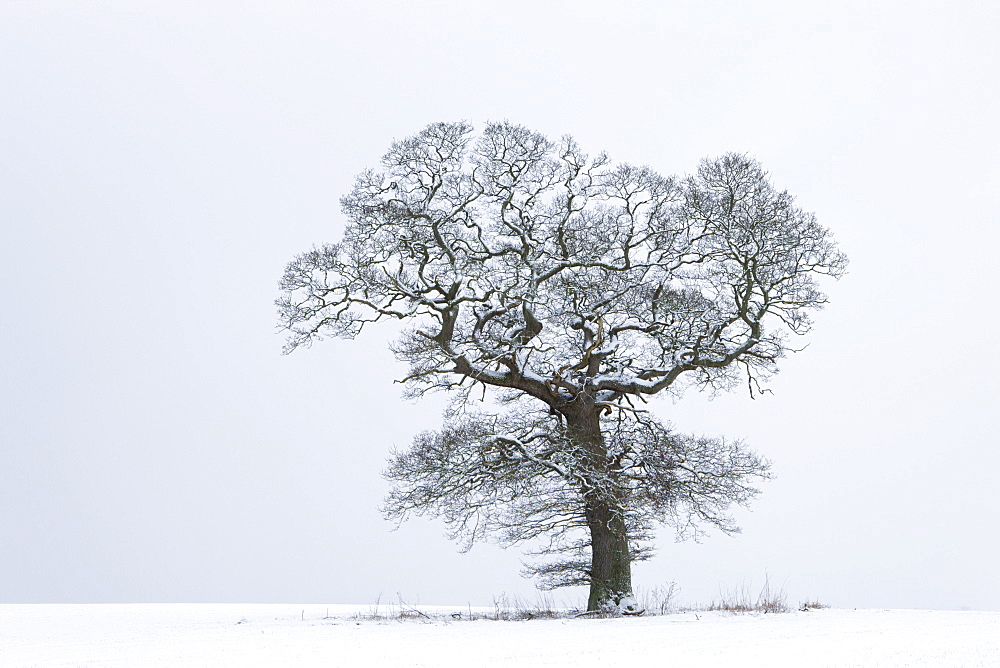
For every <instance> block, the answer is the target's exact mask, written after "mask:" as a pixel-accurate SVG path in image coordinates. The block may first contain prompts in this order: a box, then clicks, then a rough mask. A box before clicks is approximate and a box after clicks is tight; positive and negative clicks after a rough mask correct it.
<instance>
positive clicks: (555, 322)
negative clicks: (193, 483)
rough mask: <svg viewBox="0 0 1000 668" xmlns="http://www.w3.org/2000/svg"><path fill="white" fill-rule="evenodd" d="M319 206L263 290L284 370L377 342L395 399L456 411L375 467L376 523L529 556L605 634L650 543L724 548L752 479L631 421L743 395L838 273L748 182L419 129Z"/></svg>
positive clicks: (825, 238) (743, 460)
mask: <svg viewBox="0 0 1000 668" xmlns="http://www.w3.org/2000/svg"><path fill="white" fill-rule="evenodd" d="M341 204H342V209H343V212H344V215H345V216H346V218H347V225H346V229H345V231H344V237H343V239H342V240H341V241H340V242H339V243H336V244H328V245H324V246H322V247H319V248H315V249H313V250H311V251H309V252H307V253H303V254H302V255H300V256H298V257H296V258H295V259H294V260H293V261H292V262H291V263H289V265H288V267H287V269H286V271H285V274H284V276H283V278H282V280H281V289H282V296H281V297H280V299H279V300H278V307H279V311H280V319H281V324H282V326H283V327H284V328H285V329H286V330H288V332H289V338H288V343H287V346H286V352H290V351H291V350H294V349H295V348H298V347H300V346H303V345H309V344H310V343H311V342H312V341H313V340H315V339H317V338H319V337H322V336H324V335H329V336H336V337H343V338H353V337H354V336H356V335H357V334H359V333H360V332H361V331H362V330H363V329H364V328H365V327H366V326H368V325H369V324H371V323H375V322H379V321H383V320H396V319H398V320H401V321H404V322H405V323H406V324H407V328H406V329H405V330H404V333H403V334H402V336H401V338H400V339H399V340H398V341H397V342H396V344H395V345H394V347H393V352H394V353H395V354H396V356H397V357H398V358H399V359H401V360H404V361H406V362H407V363H409V371H408V373H407V375H406V377H405V379H403V380H404V382H405V383H406V384H407V387H408V388H409V391H410V392H411V393H412V394H413V395H414V396H419V395H421V394H423V393H424V392H427V391H429V390H448V391H452V392H455V393H456V397H457V398H456V400H455V401H453V402H452V407H451V409H450V410H449V412H448V413H447V414H446V423H445V425H444V427H443V428H442V429H441V430H440V431H438V432H429V433H424V434H421V435H419V436H418V437H417V438H416V439H415V442H414V444H413V446H412V447H411V448H410V449H408V450H405V451H402V452H397V453H395V454H394V456H393V458H392V460H391V461H390V465H389V468H388V470H387V472H386V475H387V477H388V478H389V479H390V480H392V481H393V482H394V483H395V485H394V487H393V490H392V492H391V493H390V495H389V497H388V498H387V500H386V503H385V512H386V514H387V515H388V516H389V517H392V518H396V519H403V518H405V517H407V516H408V515H409V514H412V513H416V514H421V513H430V514H434V515H438V516H441V517H443V518H444V520H445V521H446V522H447V523H448V525H449V527H450V528H451V530H452V532H453V536H454V537H456V538H460V539H463V540H464V541H465V544H466V545H471V544H472V543H473V542H475V541H476V540H479V539H480V538H482V537H484V536H486V535H493V536H496V537H497V538H498V539H499V540H500V541H501V542H505V543H518V542H521V541H526V540H531V539H536V538H544V539H546V540H547V542H545V543H543V545H545V546H546V547H543V548H542V549H541V550H540V551H539V553H540V554H541V555H542V556H551V557H555V560H554V561H551V562H547V563H542V564H540V565H537V566H533V567H529V569H528V570H529V572H531V573H534V574H536V575H538V576H540V577H541V580H542V585H543V586H548V587H553V586H560V585H575V584H586V585H589V586H590V597H589V600H588V609H590V610H598V609H606V608H615V609H618V610H622V611H626V612H627V611H629V610H630V609H631V608H632V606H633V605H634V597H633V596H632V581H631V579H632V576H631V563H632V561H633V560H636V559H641V558H644V557H645V556H647V555H648V554H649V546H648V539H649V538H650V532H651V530H652V528H653V527H654V526H656V525H657V524H666V525H670V526H674V527H676V528H677V529H678V530H680V531H681V532H685V531H690V530H694V531H697V530H698V529H697V525H698V524H699V523H707V524H708V525H714V526H716V527H719V528H720V529H722V530H723V531H726V532H731V531H735V530H737V527H735V526H734V525H733V524H732V521H731V519H730V518H729V517H728V516H727V515H726V514H725V511H726V509H727V507H729V506H730V505H731V504H733V503H736V504H745V503H747V502H748V501H749V500H750V499H751V498H752V497H753V496H754V495H755V494H756V493H757V490H756V489H755V488H754V487H753V483H754V481H756V480H759V479H761V478H764V477H767V475H768V466H769V465H768V462H767V461H766V460H764V459H763V458H761V457H759V456H758V455H756V454H754V453H752V452H750V451H748V450H746V449H745V448H744V447H743V446H742V445H741V444H740V443H739V442H732V441H726V440H724V439H713V438H705V437H693V436H685V435H680V434H676V433H674V432H673V431H671V430H670V429H669V428H668V427H667V426H665V425H663V424H661V423H660V422H659V421H657V420H656V419H655V418H654V417H653V416H652V415H651V414H650V413H649V412H648V411H646V410H643V409H642V404H643V403H644V402H645V400H646V399H647V398H649V397H652V396H654V395H658V394H665V393H678V392H680V391H682V390H683V389H684V388H685V387H688V386H691V385H698V386H700V387H702V388H708V389H711V390H719V389H728V388H731V387H732V386H733V385H734V384H735V383H744V382H745V383H747V384H748V385H749V388H750V392H751V394H753V393H755V392H757V391H759V389H760V383H761V382H762V381H763V380H765V379H766V378H767V376H768V375H769V374H771V373H772V372H773V371H774V370H775V368H776V366H775V365H776V363H777V361H778V360H779V359H780V358H781V357H782V356H783V355H784V354H785V353H786V352H789V351H790V350H792V348H791V346H790V345H789V343H788V335H789V334H793V335H801V334H804V333H806V332H808V331H809V329H810V327H811V321H810V318H809V311H810V310H811V309H817V308H821V307H822V305H823V304H824V303H825V302H826V296H825V295H824V294H823V293H822V292H821V291H820V290H819V288H818V286H817V278H818V277H820V276H832V277H838V276H840V275H841V274H842V273H843V271H844V268H845V265H846V258H845V257H844V255H843V254H842V253H840V252H839V251H838V250H837V248H836V245H835V244H834V242H833V240H832V238H831V237H830V235H829V233H828V231H827V230H826V229H825V228H823V227H821V226H820V225H818V224H817V222H816V220H815V217H814V216H813V215H812V214H810V213H807V212H804V211H803V210H802V209H800V208H798V207H796V206H795V204H794V201H793V198H792V197H791V196H790V195H789V194H788V193H786V192H783V191H779V190H777V189H775V188H774V187H773V186H772V185H771V184H770V183H769V181H768V178H767V174H766V173H765V172H764V171H763V169H762V168H761V166H760V165H759V164H758V163H757V162H756V161H754V160H752V159H750V158H748V157H746V156H743V155H737V154H728V155H725V156H723V157H721V158H719V159H715V160H705V161H703V162H702V163H701V164H700V166H699V167H698V170H697V172H696V173H695V174H694V175H693V176H689V177H686V178H674V177H667V176H661V175H660V174H657V173H656V172H654V171H653V170H652V169H650V168H648V167H636V166H632V165H628V164H620V163H614V162H612V161H610V160H609V159H608V157H607V156H605V155H604V154H600V155H597V156H594V157H589V156H587V155H586V154H584V153H583V152H582V151H581V149H580V147H579V146H578V145H577V144H576V142H575V141H574V140H573V139H571V138H569V137H564V138H563V139H561V140H560V141H556V142H554V141H550V140H548V139H546V138H545V137H543V136H542V135H540V134H538V133H535V132H532V131H530V130H528V129H526V128H523V127H520V126H517V125H512V124H510V123H506V122H504V123H489V124H487V125H486V127H485V129H484V130H483V131H482V133H481V134H479V135H478V136H476V135H475V133H474V131H473V128H472V126H470V125H469V124H466V123H464V122H461V123H435V124H432V125H430V126H428V127H427V128H425V129H424V130H423V131H421V132H419V133H418V134H416V135H414V136H413V137H410V138H408V139H404V140H401V141H396V142H394V143H393V144H392V146H391V148H390V149H389V152H388V153H387V154H386V155H385V156H384V157H383V159H382V169H380V170H369V171H366V172H364V173H362V174H361V175H360V176H359V177H358V178H357V181H356V183H355V186H354V188H353V190H352V191H351V192H350V193H349V194H348V195H347V196H345V197H344V198H343V199H342V200H341ZM487 393H489V396H490V397H491V402H490V403H486V402H484V401H483V399H484V398H485V396H486V395H487ZM474 404H479V405H481V406H482V407H483V408H482V409H479V410H476V409H474V408H473V405H474Z"/></svg>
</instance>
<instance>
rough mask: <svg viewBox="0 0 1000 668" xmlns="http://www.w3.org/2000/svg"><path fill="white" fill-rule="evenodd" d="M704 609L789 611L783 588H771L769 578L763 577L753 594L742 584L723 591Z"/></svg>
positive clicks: (734, 611)
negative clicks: (757, 589) (756, 591)
mask: <svg viewBox="0 0 1000 668" xmlns="http://www.w3.org/2000/svg"><path fill="white" fill-rule="evenodd" d="M706 610H719V611H723V612H731V613H734V614H745V613H763V614H767V613H772V614H774V613H779V612H790V611H791V608H790V607H789V606H788V600H787V596H786V594H785V590H784V588H781V589H773V588H772V587H771V578H770V577H768V576H765V577H764V586H763V587H761V590H760V592H758V593H757V595H756V596H754V595H753V594H752V593H751V592H750V589H749V587H747V586H746V585H743V586H742V587H740V588H739V589H732V590H729V591H727V592H723V593H721V594H720V595H719V598H718V599H716V600H714V601H712V602H711V603H709V605H708V607H707V608H706Z"/></svg>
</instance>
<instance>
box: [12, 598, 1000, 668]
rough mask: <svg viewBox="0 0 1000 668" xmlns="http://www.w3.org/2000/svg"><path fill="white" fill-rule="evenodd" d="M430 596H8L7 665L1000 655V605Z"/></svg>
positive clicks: (933, 662)
mask: <svg viewBox="0 0 1000 668" xmlns="http://www.w3.org/2000/svg"><path fill="white" fill-rule="evenodd" d="M420 610H421V611H422V613H425V614H426V615H428V616H427V617H424V616H422V615H421V614H416V613H410V614H409V615H408V618H406V619H399V618H398V617H399V615H398V613H399V609H398V608H396V609H395V610H394V611H393V610H391V609H386V608H384V607H383V609H382V610H381V611H380V612H382V613H383V614H390V613H391V614H394V615H395V617H396V618H393V619H371V618H369V617H370V616H371V613H372V612H373V609H372V607H371V606H321V605H315V604H313V605H242V604H226V605H204V604H203V605H117V604H116V605H0V666H3V667H4V668H12V667H18V668H20V667H22V666H24V667H27V666H378V667H380V668H382V667H386V668H388V667H394V666H438V667H440V666H462V667H463V668H469V667H472V666H575V667H577V668H580V667H581V666H625V665H635V664H636V663H639V662H641V664H642V665H650V666H652V665H669V664H675V665H676V664H683V665H689V666H738V667H740V668H743V667H745V666H1000V612H950V611H919V610H835V609H822V610H812V611H809V612H792V613H787V614H778V615H732V614H727V613H706V612H697V613H696V612H684V613H677V614H671V615H666V616H649V617H647V616H644V617H637V618H627V619H586V618H579V619H536V620H531V621H492V620H478V621H467V620H466V619H464V618H463V619H453V618H452V613H455V614H461V615H462V616H463V617H467V616H468V613H469V610H468V609H467V608H461V607H458V608H441V607H431V606H426V607H421V608H420ZM487 612H488V611H487ZM357 613H360V614H361V615H363V616H365V618H355V617H354V615H355V614H357Z"/></svg>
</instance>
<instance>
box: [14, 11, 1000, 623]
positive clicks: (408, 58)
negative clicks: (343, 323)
mask: <svg viewBox="0 0 1000 668" xmlns="http://www.w3.org/2000/svg"><path fill="white" fill-rule="evenodd" d="M345 4H348V3H343V2H332V3H331V2H293V1H288V0H283V1H282V2H276V1H275V2H177V1H176V0H172V1H171V2H165V1H164V2H125V1H120V2H98V1H94V2H70V1H67V2H50V1H47V0H23V1H22V0H0V295H2V299H3V302H2V306H3V308H2V311H0V602H98V601H101V602H104V601H108V602H147V601H151V602H152V601H162V602H172V601H189V602H201V601H231V602H244V601H257V602H330V603H340V602H343V603H348V602H360V603H365V602H374V601H375V600H376V599H378V597H379V596H381V598H382V600H383V601H385V600H387V599H393V600H395V599H396V597H397V595H399V596H402V597H403V598H404V599H406V600H407V601H409V602H422V603H428V604H431V603H445V604H464V603H466V602H470V603H472V604H474V605H475V604H489V603H490V602H491V601H492V600H493V597H494V596H497V595H500V594H503V593H507V594H509V595H519V596H521V597H523V598H526V599H528V600H530V601H533V600H534V599H535V593H534V589H533V585H532V583H531V582H530V581H528V580H524V579H522V578H521V577H520V576H519V571H520V568H521V566H520V563H521V558H522V557H521V555H520V554H519V553H518V552H516V551H513V550H508V551H502V550H499V549H497V548H494V547H491V546H485V547H477V548H475V549H474V550H473V551H472V552H470V553H469V554H464V555H463V554H459V553H458V552H457V550H456V546H455V545H454V544H453V543H451V542H449V541H448V540H447V539H445V538H444V537H443V530H444V528H443V525H441V524H440V523H439V522H436V521H432V520H420V519H417V520H412V521H410V522H409V523H408V524H406V525H404V526H403V527H402V528H401V529H400V530H399V531H396V532H392V525H391V524H389V523H388V522H386V521H385V520H383V519H382V518H381V515H380V514H379V512H378V510H377V508H378V505H379V503H380V501H381V499H382V497H383V496H384V494H385V492H386V489H387V485H386V483H385V482H384V481H383V480H382V478H381V477H380V472H381V470H382V469H383V468H384V465H385V458H386V456H387V454H388V451H389V449H390V448H391V447H392V446H394V445H396V446H405V445H406V444H408V443H409V441H410V439H411V437H412V436H413V435H414V434H415V433H417V432H419V431H421V430H423V429H429V428H434V427H435V426H437V425H438V424H439V423H440V419H441V418H440V413H441V409H442V407H443V406H444V400H443V399H440V398H439V399H432V400H426V401H423V402H421V403H419V404H415V403H411V402H408V401H404V400H403V399H402V398H401V390H400V386H398V385H394V384H393V382H392V380H393V379H394V378H396V377H399V376H400V374H401V372H402V371H403V369H402V367H401V366H400V364H399V363H397V362H396V361H395V360H394V359H393V358H392V356H391V354H390V353H389V351H388V349H387V347H386V343H387V337H388V336H389V332H388V330H372V331H371V332H369V335H368V336H365V337H363V338H360V339H358V340H355V341H337V340H328V341H325V342H324V343H323V344H322V345H317V346H315V347H313V348H312V349H309V350H303V351H299V352H296V353H295V354H293V355H291V356H287V357H283V356H281V354H280V349H281V344H282V336H281V335H280V334H279V333H278V332H277V329H276V315H275V310H274V306H273V300H274V299H275V298H276V297H277V280H278V278H279V277H280V275H281V272H282V270H283V268H284V265H285V264H286V262H288V261H289V260H290V259H291V258H292V257H293V256H294V255H295V254H296V253H299V252H302V251H305V250H308V249H309V248H311V247H312V246H313V245H314V244H318V243H322V242H324V241H335V240H337V239H338V238H339V235H340V233H341V230H342V225H343V218H342V217H341V215H340V213H339V211H338V199H339V197H340V196H341V195H343V194H344V193H345V192H346V191H347V190H348V189H349V188H350V186H351V184H352V182H353V178H354V175H355V174H357V173H358V172H360V171H362V170H364V169H366V168H368V167H372V166H375V165H376V164H377V162H378V160H379V158H380V157H381V155H382V154H383V153H384V152H385V150H386V148H387V147H388V145H389V143H390V142H391V141H392V140H393V139H399V138H403V137H406V136H408V135H410V134H413V133H415V132H417V131H418V130H420V129H421V128H422V127H423V126H425V125H426V124H427V123H430V122H433V121H441V120H449V121H450V120H461V119H465V120H468V121H470V122H472V123H474V124H476V125H477V126H479V127H481V126H482V124H483V122H484V121H487V120H502V119H508V120H510V121H512V122H516V123H520V124H524V125H526V126H528V127H529V128H532V129H535V130H538V131H541V132H543V133H545V134H547V135H549V136H550V137H551V138H558V137H559V136H561V135H563V134H567V133H568V134H572V135H573V136H574V137H576V139H577V140H578V141H579V142H580V144H581V145H582V146H583V147H584V148H585V149H587V150H589V151H590V152H592V153H596V152H598V151H600V150H605V151H607V152H608V153H609V154H610V155H611V156H612V157H613V158H615V159H618V160H623V161H628V162H632V163H638V164H648V165H650V166H652V167H654V168H655V169H657V170H658V171H660V172H663V173H667V174H671V173H676V174H683V173H686V172H691V171H693V170H694V169H695V168H696V166H697V162H698V160H699V159H701V158H702V157H705V156H716V155H719V154H721V153H723V152H726V151H741V152H747V153H750V154H752V155H754V156H755V157H757V158H758V159H759V160H760V161H761V162H762V163H763V164H764V166H765V168H767V169H768V170H769V171H770V173H771V175H772V179H773V181H774V183H775V184H776V185H777V186H778V187H780V188H787V189H788V190H789V191H790V192H791V193H793V194H794V195H796V197H797V198H798V203H799V205H801V206H802V207H803V208H805V209H807V210H810V211H814V212H816V214H817V216H818V218H819V220H820V221H821V222H822V223H823V224H824V225H826V226H827V227H829V228H830V229H831V230H832V231H833V233H834V235H835V237H836V239H837V240H838V242H839V243H840V245H841V248H842V249H843V250H844V251H845V252H846V253H847V254H848V255H849V256H850V258H851V265H850V268H849V274H848V275H847V276H846V277H845V278H844V279H842V280H841V281H840V282H838V283H834V284H831V285H828V292H829V294H830V298H831V303H830V305H829V306H828V307H827V309H826V310H824V311H823V312H821V313H820V314H819V315H818V317H817V318H816V328H815V332H814V334H812V335H811V336H810V337H809V340H808V343H809V347H808V348H807V349H806V350H805V351H803V352H802V353H800V354H797V355H793V356H790V357H789V358H787V359H785V360H784V361H783V362H782V365H781V368H782V372H781V373H780V374H779V375H778V376H777V377H776V378H775V379H774V381H773V382H772V383H771V389H772V390H773V394H771V395H766V396H764V397H762V398H759V399H757V400H753V399H751V398H750V397H749V396H748V395H747V394H746V393H745V392H736V393H734V394H732V395H727V396H723V397H719V398H717V399H715V400H713V401H708V400H707V398H706V397H703V396H699V395H689V396H687V397H685V398H684V399H682V400H681V401H678V402H676V403H674V402H671V401H670V400H664V401H661V402H658V403H655V404H654V405H653V408H654V410H655V412H656V413H657V415H659V416H660V417H661V418H662V419H664V420H667V421H670V422H672V423H673V424H674V425H675V427H676V428H677V429H678V430H680V431H684V432H696V433H705V434H711V435H725V436H728V437H739V438H743V439H744V440H745V441H746V442H747V443H748V444H749V445H750V446H752V447H753V448H755V449H756V450H758V451H759V452H761V453H762V454H764V455H766V456H767V457H768V458H770V459H771V460H772V461H773V462H774V472H775V473H776V476H777V477H776V479H775V480H773V481H771V482H769V483H767V484H766V485H765V487H764V491H763V494H762V495H761V496H760V497H759V498H758V500H757V501H756V503H755V504H754V506H753V510H752V512H748V513H740V514H739V515H738V517H739V518H740V521H741V523H742V525H743V528H744V532H743V534H741V535H739V536H736V537H726V536H722V535H719V534H718V533H715V534H710V535H709V537H707V538H706V539H704V540H703V541H702V542H700V543H691V542H689V543H675V542H674V541H673V537H672V534H671V533H670V531H663V532H662V535H661V537H660V540H659V547H660V550H659V553H658V556H657V557H656V558H654V559H653V560H652V561H650V562H647V563H644V564H640V565H638V566H637V567H636V568H635V577H634V579H635V582H636V584H637V585H638V586H639V588H640V590H641V589H650V588H653V587H657V586H662V585H665V584H666V583H668V582H671V581H674V582H676V583H677V585H678V586H679V588H680V590H681V598H682V599H683V600H684V601H687V602H690V603H698V602H700V603H707V602H708V601H709V600H711V599H712V598H713V597H715V596H717V595H719V593H720V590H721V591H723V592H724V591H727V590H732V589H739V588H741V587H748V588H752V589H756V588H759V587H760V585H761V584H762V583H763V580H764V577H765V574H768V575H769V577H770V579H771V583H772V585H777V586H780V587H784V588H785V589H786V591H787V593H788V595H789V598H790V599H791V602H793V603H794V602H796V601H799V600H803V599H805V598H817V599H819V600H822V601H825V602H827V603H830V604H833V605H837V606H843V607H918V608H966V607H967V608H973V609H993V610H997V609H1000V579H998V578H997V575H996V555H997V554H998V553H1000V538H998V532H997V530H998V525H1000V485H998V484H997V482H996V480H997V472H998V471H1000V452H998V448H997V445H998V437H1000V410H998V407H997V405H998V400H1000V388H998V378H1000V355H998V354H997V352H996V351H995V347H996V346H997V345H998V334H997V331H998V327H997V326H998V324H1000V317H998V315H997V311H998V306H1000V298H998V294H1000V280H998V278H997V267H998V261H997V257H998V253H1000V251H998V248H1000V216H998V213H997V196H998V194H1000V165H998V161H997V156H998V149H1000V129H998V127H1000V125H998V123H997V119H998V118H1000V92H998V91H1000V84H998V81H1000V40H998V39H997V35H998V34H1000V10H998V9H997V5H996V4H995V3H993V2H986V1H985V0H984V1H983V2H974V1H971V0H961V1H957V2H952V3H949V4H947V5H944V4H942V3H931V2H920V1H917V2H913V1H912V0H911V1H909V2H875V3H873V2H870V1H868V0H865V1H853V0H848V1H846V2H837V3H831V2H823V3H813V2H755V3H747V2H711V1H705V0H691V1H688V2H675V1H670V2H608V1H605V2H599V3H598V2H580V1H574V2H555V1H553V2H546V1H542V2H537V1H535V2H519V1H514V2H504V3H474V2H454V1H450V0H449V1H445V0H440V1H437V2H357V3H350V4H352V5H353V6H352V7H344V6H343V5H345ZM804 343H805V342H804ZM580 594H581V592H579V591H576V592H572V591H570V592H566V593H557V594H556V596H555V598H556V600H557V601H559V600H564V599H565V600H567V601H569V602H571V603H576V604H579V603H580ZM574 597H576V598H574Z"/></svg>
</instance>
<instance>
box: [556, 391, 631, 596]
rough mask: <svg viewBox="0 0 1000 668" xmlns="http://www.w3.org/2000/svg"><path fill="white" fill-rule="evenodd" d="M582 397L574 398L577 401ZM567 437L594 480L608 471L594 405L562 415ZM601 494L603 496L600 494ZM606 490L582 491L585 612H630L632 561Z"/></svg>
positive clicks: (621, 520) (625, 534)
mask: <svg viewBox="0 0 1000 668" xmlns="http://www.w3.org/2000/svg"><path fill="white" fill-rule="evenodd" d="M582 398H583V397H577V402H579V403H584V402H582V401H580V400H581V399H582ZM566 426H567V429H568V430H569V435H570V437H571V438H572V439H573V440H574V441H576V442H577V443H579V444H580V445H581V446H583V448H584V449H585V450H586V452H587V455H588V457H589V459H590V461H589V467H588V468H590V469H591V471H593V473H594V476H593V477H594V479H599V478H601V477H603V476H604V475H606V474H607V472H608V456H607V448H606V447H605V444H604V435H603V434H602V433H601V422H600V417H599V412H598V409H597V407H596V406H589V407H588V406H585V405H584V406H577V407H576V410H574V411H573V412H572V413H570V414H566ZM601 492H604V493H601ZM606 492H607V490H606V489H602V490H599V491H594V490H583V493H584V508H585V512H586V518H587V527H588V528H589V529H590V555H591V556H590V558H591V561H590V597H589V599H588V600H587V610H588V611H595V610H609V609H610V610H615V611H622V612H634V611H635V609H636V605H635V597H634V596H633V595H632V559H631V556H630V554H629V546H628V532H627V530H626V526H625V518H624V517H623V516H622V514H621V513H620V512H618V508H617V504H616V503H615V499H613V498H608V496H607V494H606Z"/></svg>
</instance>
